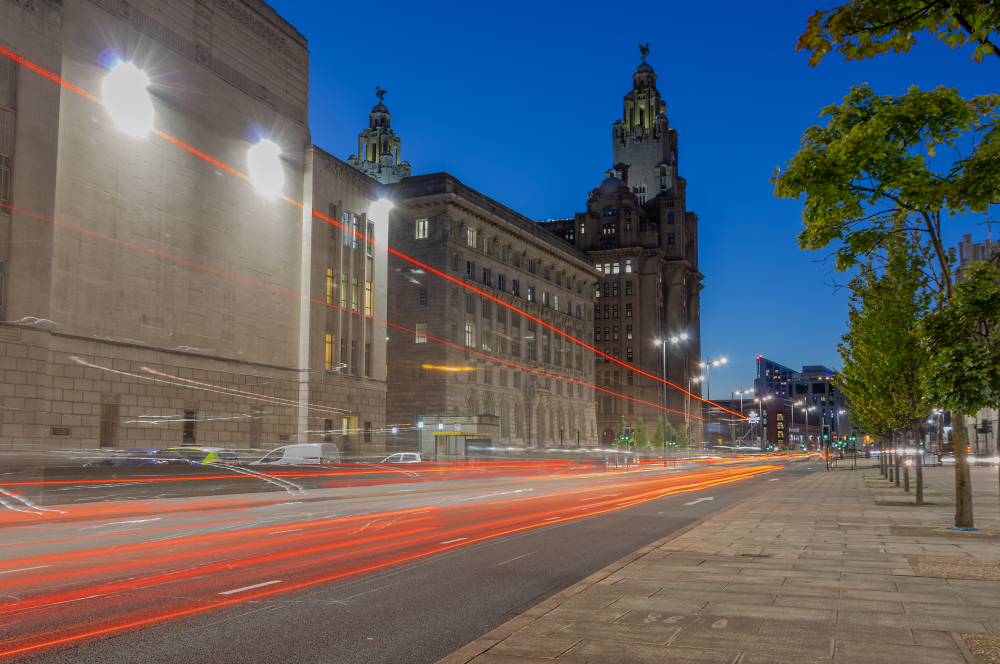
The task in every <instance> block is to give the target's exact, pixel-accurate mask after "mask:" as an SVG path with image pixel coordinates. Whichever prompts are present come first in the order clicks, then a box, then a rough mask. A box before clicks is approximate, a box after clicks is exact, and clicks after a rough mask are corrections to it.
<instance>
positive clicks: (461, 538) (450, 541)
mask: <svg viewBox="0 0 1000 664" xmlns="http://www.w3.org/2000/svg"><path fill="white" fill-rule="evenodd" d="M465 539H469V538H468V537H459V538H458V539H453V540H448V541H447V542H441V543H442V544H452V543H454V542H461V541H462V540H465Z"/></svg>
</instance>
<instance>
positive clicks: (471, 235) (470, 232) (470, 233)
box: [465, 228, 477, 247]
mask: <svg viewBox="0 0 1000 664" xmlns="http://www.w3.org/2000/svg"><path fill="white" fill-rule="evenodd" d="M465 240H466V242H467V243H468V245H469V246H470V247H475V246H477V243H476V229H475V228H469V229H467V230H466V236H465Z"/></svg>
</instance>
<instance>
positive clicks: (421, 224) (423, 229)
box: [414, 219, 427, 240]
mask: <svg viewBox="0 0 1000 664" xmlns="http://www.w3.org/2000/svg"><path fill="white" fill-rule="evenodd" d="M416 225H417V228H416V232H415V234H414V237H415V238H416V239H417V240H423V239H426V238H427V220H426V219H417V224H416Z"/></svg>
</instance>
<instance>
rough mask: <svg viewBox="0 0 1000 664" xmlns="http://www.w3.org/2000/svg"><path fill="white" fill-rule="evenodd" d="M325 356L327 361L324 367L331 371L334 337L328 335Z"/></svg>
mask: <svg viewBox="0 0 1000 664" xmlns="http://www.w3.org/2000/svg"><path fill="white" fill-rule="evenodd" d="M324 355H325V358H326V359H325V361H324V363H323V366H324V367H325V368H326V370H327V371H330V370H331V369H333V335H332V334H328V335H326V347H325V353H324Z"/></svg>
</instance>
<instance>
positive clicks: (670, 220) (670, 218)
mask: <svg viewBox="0 0 1000 664" xmlns="http://www.w3.org/2000/svg"><path fill="white" fill-rule="evenodd" d="M667 223H668V224H672V223H674V213H673V212H668V213H667Z"/></svg>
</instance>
